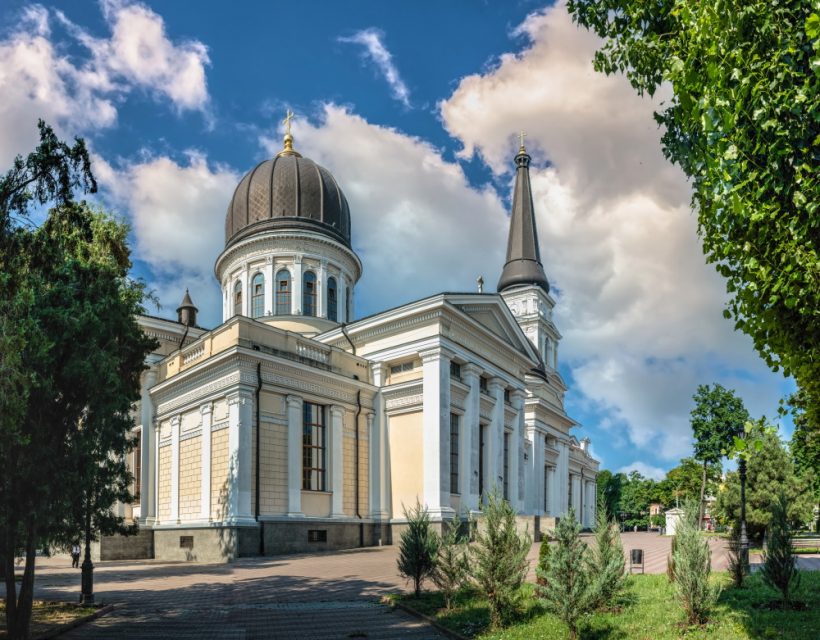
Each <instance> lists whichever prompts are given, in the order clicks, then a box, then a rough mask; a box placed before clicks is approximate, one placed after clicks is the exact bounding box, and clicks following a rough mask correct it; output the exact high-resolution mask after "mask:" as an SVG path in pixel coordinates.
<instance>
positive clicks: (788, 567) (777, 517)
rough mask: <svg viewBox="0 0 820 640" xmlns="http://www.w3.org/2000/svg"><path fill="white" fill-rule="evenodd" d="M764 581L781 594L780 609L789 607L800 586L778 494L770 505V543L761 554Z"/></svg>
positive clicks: (784, 504)
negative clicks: (795, 591)
mask: <svg viewBox="0 0 820 640" xmlns="http://www.w3.org/2000/svg"><path fill="white" fill-rule="evenodd" d="M761 573H762V574H763V581H764V582H765V583H766V584H767V585H769V586H770V587H772V588H773V589H777V590H778V591H780V593H781V597H782V602H783V608H784V609H788V608H789V606H790V604H791V594H792V592H793V591H794V590H795V589H797V588H798V587H799V586H800V573H799V572H798V571H797V566H796V561H795V557H794V548H793V547H792V533H791V527H790V526H789V518H788V504H787V502H786V496H785V495H784V494H783V493H780V494H778V496H777V499H776V500H775V501H774V504H772V513H771V520H770V522H769V540H768V545H767V546H766V549H765V550H764V551H763V568H762V569H761Z"/></svg>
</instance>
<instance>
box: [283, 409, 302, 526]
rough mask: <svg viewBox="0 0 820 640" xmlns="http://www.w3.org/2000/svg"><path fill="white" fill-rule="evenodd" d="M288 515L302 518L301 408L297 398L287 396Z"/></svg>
mask: <svg viewBox="0 0 820 640" xmlns="http://www.w3.org/2000/svg"><path fill="white" fill-rule="evenodd" d="M287 402H288V515H289V516H302V515H304V514H303V513H302V427H303V424H302V423H303V418H302V407H303V401H302V398H300V397H299V396H288V400H287Z"/></svg>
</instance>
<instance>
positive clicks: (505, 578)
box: [470, 490, 532, 627]
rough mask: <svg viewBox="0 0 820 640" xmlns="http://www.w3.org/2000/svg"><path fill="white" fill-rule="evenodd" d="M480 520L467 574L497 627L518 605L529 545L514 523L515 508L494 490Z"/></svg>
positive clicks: (528, 538)
mask: <svg viewBox="0 0 820 640" xmlns="http://www.w3.org/2000/svg"><path fill="white" fill-rule="evenodd" d="M483 514H484V518H483V522H482V523H481V525H480V526H477V527H476V530H475V531H476V533H475V544H473V546H472V547H471V548H470V560H471V569H470V572H471V577H472V579H473V581H474V582H475V584H476V586H477V588H478V590H479V591H480V592H481V593H482V594H483V595H484V597H486V598H487V603H488V605H489V609H490V624H491V625H492V626H493V627H500V626H501V625H503V624H504V622H505V621H507V620H509V619H510V617H511V616H512V614H513V613H514V611H515V609H516V606H517V604H518V598H519V595H520V589H521V585H522V584H523V583H524V579H525V578H526V577H527V570H528V569H529V562H528V561H527V552H528V551H529V549H530V545H531V544H532V538H531V537H530V535H529V533H528V532H524V533H523V534H520V533H519V532H518V530H517V529H516V526H515V511H514V510H513V508H512V506H511V505H510V503H509V502H507V501H506V500H504V499H502V498H501V497H500V495H499V494H498V491H495V490H494V491H491V492H490V493H489V494H488V497H487V503H486V504H485V505H484V508H483Z"/></svg>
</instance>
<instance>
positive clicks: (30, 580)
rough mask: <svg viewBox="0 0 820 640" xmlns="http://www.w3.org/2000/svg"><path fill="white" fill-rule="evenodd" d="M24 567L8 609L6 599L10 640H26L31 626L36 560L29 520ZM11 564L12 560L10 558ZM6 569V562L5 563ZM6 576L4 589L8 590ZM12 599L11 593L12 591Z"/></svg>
mask: <svg viewBox="0 0 820 640" xmlns="http://www.w3.org/2000/svg"><path fill="white" fill-rule="evenodd" d="M26 529H27V530H26V566H25V569H24V570H23V580H22V582H21V583H20V593H19V594H18V595H17V598H16V602H14V603H13V606H12V607H11V608H9V606H8V605H9V604H11V603H10V602H9V598H6V607H7V608H6V629H7V631H8V637H9V639H10V640H27V638H28V637H29V627H30V625H31V609H32V606H33V605H34V563H35V560H36V558H37V555H36V553H35V550H36V542H35V540H36V537H35V531H34V524H33V522H32V521H31V520H29V522H28V524H27V527H26ZM12 563H13V558H12ZM6 566H7V567H8V560H7V561H6ZM11 579H12V582H13V581H14V567H13V566H12V578H11ZM8 581H9V580H8V576H6V588H7V589H8ZM12 599H14V598H13V591H12Z"/></svg>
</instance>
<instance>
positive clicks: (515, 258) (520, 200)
mask: <svg viewBox="0 0 820 640" xmlns="http://www.w3.org/2000/svg"><path fill="white" fill-rule="evenodd" d="M524 135H525V134H524V132H523V131H522V132H521V136H520V138H521V148H520V149H519V150H518V153H517V154H516V156H515V166H516V171H515V191H514V192H513V207H512V215H510V236H509V239H508V240H507V262H506V263H505V264H504V270H503V271H502V272H501V278H499V280H498V291H499V293H500V292H502V291H504V290H506V289H511V288H513V287H520V286H523V285H528V284H534V285H538V286H539V287H541V288H542V289H543V290H544V291H545V292H547V293H549V290H550V283H549V281H548V280H547V276H546V275H545V274H544V266H543V265H542V264H541V252H540V250H539V248H538V231H537V230H536V228H535V209H534V207H533V203H532V188H531V187H530V159H531V158H530V156H529V155H528V154H527V150H526V149H525V148H524Z"/></svg>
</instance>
